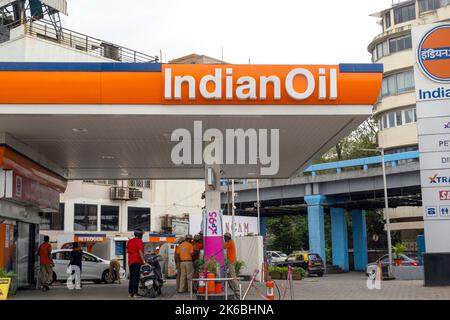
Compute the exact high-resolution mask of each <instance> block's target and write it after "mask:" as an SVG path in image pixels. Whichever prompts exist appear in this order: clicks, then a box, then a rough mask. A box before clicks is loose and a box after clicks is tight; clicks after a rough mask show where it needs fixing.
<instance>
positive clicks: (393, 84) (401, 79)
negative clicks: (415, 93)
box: [381, 70, 414, 97]
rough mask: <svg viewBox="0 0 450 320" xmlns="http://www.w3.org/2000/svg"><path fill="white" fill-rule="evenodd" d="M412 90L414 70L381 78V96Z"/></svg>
mask: <svg viewBox="0 0 450 320" xmlns="http://www.w3.org/2000/svg"><path fill="white" fill-rule="evenodd" d="M411 90H414V72H413V70H407V71H404V72H400V73H396V74H393V75H390V76H387V77H384V78H383V83H382V87H381V97H386V96H391V95H395V94H399V93H404V92H407V91H411Z"/></svg>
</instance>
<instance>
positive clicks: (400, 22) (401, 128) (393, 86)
mask: <svg viewBox="0 0 450 320" xmlns="http://www.w3.org/2000/svg"><path fill="white" fill-rule="evenodd" d="M372 16H374V17H377V18H379V19H380V20H379V22H378V23H379V24H380V25H381V27H382V32H381V33H380V34H379V35H377V36H376V37H375V38H374V39H373V40H372V42H371V43H370V44H369V46H368V50H369V52H370V53H371V54H372V61H373V62H375V63H382V64H383V66H384V75H383V85H382V90H381V93H380V97H379V101H378V103H377V104H376V105H375V109H374V119H375V121H377V123H378V128H379V132H378V145H379V146H380V147H382V148H384V149H385V151H386V153H387V154H388V153H397V152H405V151H413V150H418V135H417V116H416V105H415V103H416V97H415V85H414V72H413V64H414V59H415V57H414V54H413V52H412V41H411V28H412V27H413V26H416V25H423V24H429V23H435V22H444V21H450V0H409V1H397V3H395V4H393V5H392V7H390V8H387V9H385V10H382V11H380V12H377V13H375V14H373V15H372ZM422 216H423V211H422V209H421V208H420V207H399V208H396V209H390V218H391V223H392V224H391V229H392V230H393V231H399V232H400V235H401V239H402V241H403V242H405V243H406V244H407V245H409V246H410V249H415V248H414V246H415V243H416V239H415V238H416V235H417V234H422V233H423V218H422Z"/></svg>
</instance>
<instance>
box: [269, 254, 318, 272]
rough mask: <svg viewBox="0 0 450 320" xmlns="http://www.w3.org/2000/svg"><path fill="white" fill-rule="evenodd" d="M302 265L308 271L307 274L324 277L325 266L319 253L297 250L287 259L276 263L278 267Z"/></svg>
mask: <svg viewBox="0 0 450 320" xmlns="http://www.w3.org/2000/svg"><path fill="white" fill-rule="evenodd" d="M289 265H291V266H293V267H300V268H303V269H304V270H305V271H306V274H307V275H308V276H309V275H312V274H315V275H317V276H319V277H322V276H323V274H324V273H325V266H324V263H323V260H322V258H321V257H320V255H319V254H318V253H313V252H297V253H293V254H290V255H289V256H288V257H287V258H286V260H285V261H283V262H278V263H276V266H277V267H287V266H289Z"/></svg>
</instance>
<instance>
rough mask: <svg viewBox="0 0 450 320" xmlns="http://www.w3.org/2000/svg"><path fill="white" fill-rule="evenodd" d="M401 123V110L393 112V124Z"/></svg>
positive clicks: (399, 124)
mask: <svg viewBox="0 0 450 320" xmlns="http://www.w3.org/2000/svg"><path fill="white" fill-rule="evenodd" d="M402 124H403V119H402V112H401V111H397V112H395V125H397V126H401V125H402Z"/></svg>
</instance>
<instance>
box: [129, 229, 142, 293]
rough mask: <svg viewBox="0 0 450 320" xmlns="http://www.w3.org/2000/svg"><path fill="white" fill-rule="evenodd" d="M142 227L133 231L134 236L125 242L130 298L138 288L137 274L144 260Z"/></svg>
mask: <svg viewBox="0 0 450 320" xmlns="http://www.w3.org/2000/svg"><path fill="white" fill-rule="evenodd" d="M143 235H144V232H143V231H142V229H136V230H135V231H134V238H133V239H131V240H129V241H128V243H127V253H128V266H129V269H130V281H129V284H128V293H129V297H130V298H135V297H136V296H137V293H138V288H139V275H140V269H141V266H142V265H143V264H144V263H145V260H144V242H143V241H142V237H143Z"/></svg>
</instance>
